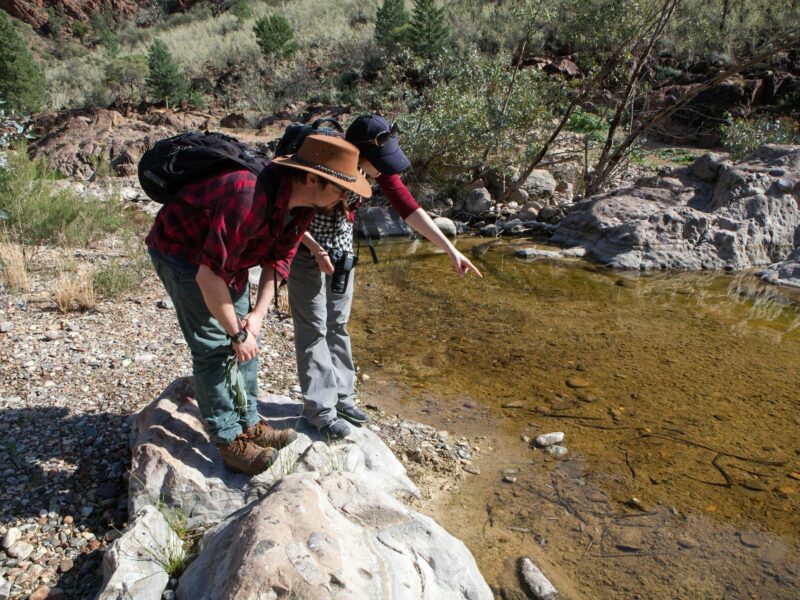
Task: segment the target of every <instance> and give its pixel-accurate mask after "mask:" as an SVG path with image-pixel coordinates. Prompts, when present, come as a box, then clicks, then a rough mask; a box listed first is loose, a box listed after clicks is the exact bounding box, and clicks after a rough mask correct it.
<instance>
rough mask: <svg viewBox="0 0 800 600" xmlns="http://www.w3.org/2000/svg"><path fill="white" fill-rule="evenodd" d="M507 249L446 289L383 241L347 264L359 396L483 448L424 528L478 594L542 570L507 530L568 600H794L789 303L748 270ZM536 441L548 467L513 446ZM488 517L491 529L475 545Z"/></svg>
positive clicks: (429, 261) (412, 256) (403, 247)
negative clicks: (371, 259)
mask: <svg viewBox="0 0 800 600" xmlns="http://www.w3.org/2000/svg"><path fill="white" fill-rule="evenodd" d="M478 244H481V241H466V242H465V241H463V240H462V241H461V242H460V248H461V249H462V251H464V252H466V251H467V249H468V248H469V247H470V246H473V245H478ZM518 245H522V244H521V243H520V242H517V243H501V244H497V245H495V246H493V247H490V248H487V249H486V250H485V252H484V253H483V255H482V256H480V257H479V258H476V259H475V260H476V265H477V266H478V267H479V268H480V269H481V270H482V272H483V273H484V276H485V278H484V279H483V280H477V279H476V278H471V277H468V278H467V279H459V278H457V277H456V276H455V275H453V274H452V273H451V272H449V271H448V270H449V260H448V259H447V258H446V257H445V256H443V255H441V254H435V253H434V252H432V251H431V249H430V246H429V245H427V244H424V245H421V244H411V245H409V244H389V245H383V246H381V247H380V249H379V250H380V255H381V258H382V259H383V260H382V262H381V263H380V264H379V265H376V266H373V265H368V266H362V267H360V268H359V270H358V276H357V285H358V291H357V294H356V303H355V307H354V311H353V314H354V318H353V323H352V326H351V330H352V332H353V338H354V348H355V352H356V357H357V359H358V363H359V365H360V367H361V369H362V370H363V372H365V373H368V374H370V376H371V379H370V382H369V385H368V386H365V389H363V390H362V396H363V397H364V398H365V399H370V400H371V401H375V402H378V403H379V404H380V403H383V404H385V403H386V402H391V403H392V404H394V405H396V406H397V407H398V410H399V411H401V412H403V414H404V415H405V414H408V415H409V416H411V417H412V418H413V417H417V418H419V420H423V421H426V422H428V423H430V424H432V425H434V426H437V427H440V428H445V429H450V430H452V431H455V432H456V433H458V434H462V433H463V434H468V435H481V434H485V435H488V436H490V437H491V438H492V439H493V441H492V444H493V445H494V451H493V452H491V453H487V454H486V455H485V456H484V457H483V458H482V459H481V460H483V461H484V462H483V464H481V471H482V475H481V476H479V477H471V478H470V479H469V480H468V481H466V482H465V484H464V485H465V486H468V488H467V489H462V493H460V494H455V495H453V497H451V498H450V499H449V500H447V503H446V505H444V506H439V507H438V508H437V518H440V519H441V520H442V522H443V523H444V524H445V526H447V527H448V528H449V529H450V530H451V531H453V532H454V533H456V535H459V536H460V537H462V539H464V540H465V541H466V542H467V544H468V546H470V549H471V550H472V552H473V553H474V554H475V556H476V559H477V560H478V563H479V566H480V567H481V569H482V571H483V572H484V573H485V574H486V576H487V579H489V580H490V582H491V581H495V582H501V581H502V578H503V573H506V572H507V571H508V570H509V566H508V561H509V560H512V561H513V559H515V558H516V557H517V556H518V555H519V554H520V553H521V552H522V551H523V550H525V551H528V552H531V553H533V554H534V555H535V554H536V553H539V555H540V556H542V552H543V551H542V549H541V548H542V547H541V545H540V544H539V543H538V542H537V541H536V540H535V539H533V538H532V537H531V536H528V538H531V539H527V538H525V536H523V539H521V540H520V539H518V536H515V537H510V536H509V535H508V534H509V530H508V529H507V527H508V526H513V527H517V528H522V529H529V530H531V531H536V532H540V533H539V534H537V535H538V536H539V537H540V538H542V539H544V538H547V539H549V540H551V541H549V542H548V543H547V544H546V546H545V548H547V551H546V552H544V556H542V558H543V559H544V560H548V559H549V560H552V562H553V565H554V567H553V568H556V567H555V565H557V568H558V569H561V570H563V571H564V573H565V574H566V576H567V577H568V578H569V579H570V583H569V585H568V586H567V587H571V588H572V592H573V595H575V596H576V597H580V596H581V595H583V597H587V598H595V597H604V598H617V597H618V598H627V597H631V595H632V594H634V593H639V594H643V596H642V597H652V598H662V597H663V598H669V597H676V598H678V597H680V598H694V597H697V598H705V597H710V598H715V597H720V598H722V597H771V598H790V597H795V596H794V594H795V590H796V586H797V584H798V583H799V582H798V573H800V564H798V554H797V545H798V538H800V517H798V496H800V490H799V489H798V488H800V482H797V481H795V480H793V479H792V478H791V474H792V473H797V472H800V435H798V434H799V433H800V411H799V410H798V408H800V400H799V399H798V398H799V396H800V394H798V390H799V389H800V374H799V373H800V372H799V371H798V368H797V367H798V357H800V328H799V327H798V325H799V324H800V310H798V305H797V303H796V302H797V298H796V297H792V296H791V295H788V296H787V295H786V294H788V292H786V293H785V292H783V291H781V290H778V288H772V287H767V286H765V285H763V284H761V283H760V282H758V281H757V280H756V279H755V278H754V277H753V276H752V275H749V274H735V275H733V274H731V275H721V274H709V273H700V274H697V273H657V274H638V273H626V272H618V271H610V270H607V269H604V268H600V267H595V266H592V265H589V264H588V263H585V262H582V261H577V260H558V261H553V260H540V259H537V260H533V261H530V260H529V261H524V260H520V259H517V258H515V257H514V256H513V251H514V249H515V247H517V246H518ZM524 245H530V244H524ZM479 254H480V253H479ZM467 400H468V402H466V401H467ZM509 402H513V403H521V406H522V408H519V409H503V408H502V404H507V403H509ZM465 404H466V405H470V406H472V405H477V406H479V407H480V410H475V409H469V408H465ZM554 430H560V431H565V432H566V434H567V439H566V445H567V446H568V448H569V460H567V461H564V462H554V461H552V460H551V459H549V458H546V457H545V456H544V454H543V453H542V452H541V451H536V450H533V449H531V448H529V447H528V446H527V445H526V444H524V443H522V442H521V441H520V437H521V436H522V435H527V436H528V437H533V436H535V435H536V434H537V433H539V432H542V431H554ZM507 466H515V467H517V468H519V469H520V477H519V481H518V483H517V484H514V485H513V486H509V485H502V484H501V483H500V476H499V475H498V473H499V471H500V470H501V469H502V468H503V467H507ZM633 498H635V499H636V500H637V501H638V502H639V503H640V505H641V506H645V507H647V510H644V511H641V510H636V509H632V508H631V499H633ZM487 506H494V507H495V508H494V513H495V516H494V517H493V520H494V521H495V522H497V523H502V524H503V525H502V526H504V527H505V529H503V534H499V533H497V532H498V531H499V529H494V528H490V529H491V530H490V531H489V534H488V535H489V537H488V538H487V537H486V536H487V532H486V529H485V527H483V525H484V522H485V518H486V516H485V512H486V507H487ZM470 524H472V525H471V526H470ZM497 527H501V525H498V526H497ZM493 535H494V537H493ZM553 540H557V541H553ZM676 582H680V584H679V585H678V584H676ZM731 590H735V592H732V591H731ZM759 594H766V596H764V595H761V596H759Z"/></svg>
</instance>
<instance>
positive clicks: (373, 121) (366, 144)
mask: <svg viewBox="0 0 800 600" xmlns="http://www.w3.org/2000/svg"><path fill="white" fill-rule="evenodd" d="M397 133H398V130H397V126H396V125H390V124H389V122H388V121H387V120H386V119H384V118H383V117H379V116H378V115H363V116H360V117H358V118H357V119H356V120H355V121H353V122H352V123H351V124H350V127H348V128H347V133H345V138H346V139H347V141H348V142H350V143H351V144H353V145H354V146H356V147H357V148H358V150H359V151H360V152H361V156H363V157H364V158H366V159H367V160H368V161H369V162H371V163H372V164H373V166H374V167H375V168H376V169H378V171H380V172H381V173H383V174H384V175H394V174H395V173H402V172H403V171H405V170H406V169H407V168H408V167H410V166H411V161H410V160H408V157H407V156H406V155H405V153H403V151H402V150H401V149H400V144H399V143H398V141H397Z"/></svg>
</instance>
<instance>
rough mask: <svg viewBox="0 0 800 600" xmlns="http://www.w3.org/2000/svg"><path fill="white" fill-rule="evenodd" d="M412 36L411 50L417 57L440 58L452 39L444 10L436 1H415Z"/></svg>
mask: <svg viewBox="0 0 800 600" xmlns="http://www.w3.org/2000/svg"><path fill="white" fill-rule="evenodd" d="M410 35H411V42H410V43H411V48H412V49H413V50H414V53H415V54H416V55H417V56H420V57H422V58H426V59H435V58H437V57H439V56H440V55H441V54H442V52H443V51H444V49H445V48H446V46H447V43H448V41H449V39H450V30H449V29H448V27H447V24H446V23H445V16H444V9H443V8H437V7H436V4H435V2H434V0H414V14H413V17H412V18H411V31H410Z"/></svg>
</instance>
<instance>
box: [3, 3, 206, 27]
mask: <svg viewBox="0 0 800 600" xmlns="http://www.w3.org/2000/svg"><path fill="white" fill-rule="evenodd" d="M196 2H197V0H178V2H177V3H176V8H177V9H178V10H186V9H187V8H189V7H190V6H191V5H192V4H195V3H196ZM151 4H152V2H151V1H149V0H148V1H145V2H136V0H0V9H2V10H4V11H6V12H7V13H8V14H9V15H11V16H12V17H15V18H17V19H19V20H20V21H24V22H25V23H28V24H29V25H30V26H31V27H33V28H34V29H35V30H37V31H42V29H43V28H44V27H45V26H46V25H47V21H48V14H47V9H48V8H52V9H53V10H55V9H56V7H57V6H61V10H63V12H64V16H65V17H66V18H67V20H68V21H69V22H72V21H83V22H89V20H90V19H91V17H92V14H93V13H95V12H97V11H101V10H105V11H108V12H110V13H111V14H112V15H113V16H114V20H115V21H120V20H122V19H126V18H128V17H130V16H131V15H133V14H135V13H136V12H137V11H139V10H140V9H142V8H145V7H147V6H148V5H151Z"/></svg>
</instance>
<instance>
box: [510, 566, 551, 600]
mask: <svg viewBox="0 0 800 600" xmlns="http://www.w3.org/2000/svg"><path fill="white" fill-rule="evenodd" d="M519 570H520V573H521V574H522V580H523V581H524V582H525V584H526V585H527V586H528V589H529V590H530V592H531V594H532V595H533V597H534V598H536V600H554V599H555V598H556V597H557V596H558V590H557V589H556V588H555V587H553V584H552V583H550V581H549V580H548V579H547V577H545V576H544V573H542V572H541V571H540V570H539V568H538V567H537V566H536V565H534V564H533V562H532V561H531V559H529V558H527V557H523V558H522V559H520V561H519Z"/></svg>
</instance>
